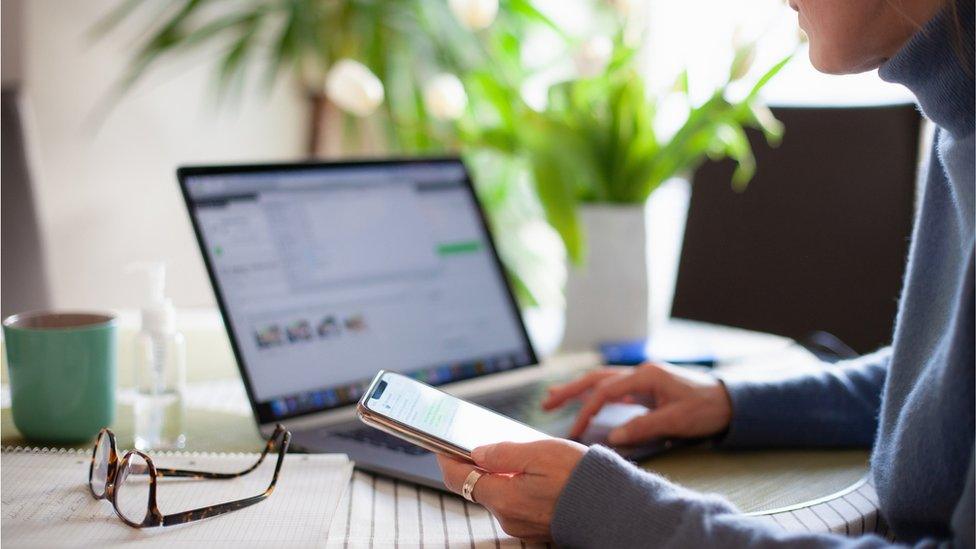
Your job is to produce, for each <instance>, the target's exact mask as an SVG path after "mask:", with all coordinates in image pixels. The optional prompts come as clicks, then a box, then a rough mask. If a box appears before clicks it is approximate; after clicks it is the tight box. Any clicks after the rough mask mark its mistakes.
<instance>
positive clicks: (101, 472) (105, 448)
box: [90, 433, 112, 497]
mask: <svg viewBox="0 0 976 549" xmlns="http://www.w3.org/2000/svg"><path fill="white" fill-rule="evenodd" d="M111 454H112V444H111V441H110V440H109V438H108V435H107V434H105V433H101V434H100V435H98V440H97V441H96V442H95V459H94V460H93V461H92V464H91V474H90V478H91V481H90V482H91V489H92V492H94V493H95V495H96V496H99V497H101V496H102V495H103V494H105V485H106V484H107V483H108V458H109V456H110V455H111Z"/></svg>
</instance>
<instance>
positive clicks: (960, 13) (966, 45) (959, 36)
mask: <svg viewBox="0 0 976 549" xmlns="http://www.w3.org/2000/svg"><path fill="white" fill-rule="evenodd" d="M946 4H947V8H948V10H949V14H948V15H949V18H950V19H951V24H952V49H953V50H954V51H955V52H956V57H958V58H959V62H960V63H961V64H962V68H963V70H965V71H966V74H968V75H969V76H971V77H972V76H973V64H974V56H973V0H948V2H946ZM966 18H968V21H967V20H966Z"/></svg>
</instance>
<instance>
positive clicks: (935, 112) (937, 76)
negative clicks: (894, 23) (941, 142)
mask: <svg viewBox="0 0 976 549" xmlns="http://www.w3.org/2000/svg"><path fill="white" fill-rule="evenodd" d="M955 3H956V6H957V9H958V10H959V16H960V18H961V20H962V29H961V30H962V36H961V39H962V40H963V41H964V42H968V43H969V44H972V43H973V3H972V2H968V1H965V0H963V1H956V2H955ZM954 26H955V23H954V21H953V17H952V14H951V12H950V10H949V9H948V8H945V9H943V10H942V11H941V12H940V13H939V14H938V15H937V16H936V17H935V18H934V19H933V20H932V21H930V22H929V23H928V24H927V25H925V27H923V28H922V29H921V30H919V31H918V32H917V33H916V34H915V36H913V37H912V38H911V40H909V41H908V43H907V44H905V46H904V47H902V49H901V50H900V51H899V52H898V53H897V54H895V56H894V57H892V58H891V59H889V60H888V61H886V62H885V63H884V64H883V65H881V68H880V69H879V70H878V74H879V75H880V76H881V78H882V79H883V80H885V81H888V82H894V83H898V84H903V85H905V86H906V87H907V88H908V89H909V90H910V91H911V92H912V93H914V94H915V97H917V98H918V103H919V106H920V107H921V108H922V112H923V113H925V116H927V117H928V118H929V119H930V120H932V121H933V122H935V124H936V125H938V126H939V127H942V128H945V129H946V130H948V131H949V132H950V133H952V134H953V135H954V136H955V137H957V138H959V137H963V136H967V135H969V134H972V133H973V125H974V122H973V116H974V110H976V108H974V89H976V87H974V80H973V75H972V73H971V72H967V71H966V70H965V69H964V68H963V64H962V61H961V59H960V57H959V54H958V53H957V52H956V49H955V46H954V45H953V44H954V43H955V42H956V41H957V40H959V39H960V37H957V36H956V33H955V30H954V28H953V27H954ZM966 63H968V65H969V67H970V68H972V67H973V60H972V59H968V60H967V61H966Z"/></svg>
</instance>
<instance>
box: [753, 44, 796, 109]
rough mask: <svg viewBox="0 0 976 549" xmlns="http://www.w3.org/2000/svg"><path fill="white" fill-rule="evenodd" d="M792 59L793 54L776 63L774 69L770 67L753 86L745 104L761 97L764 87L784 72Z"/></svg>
mask: <svg viewBox="0 0 976 549" xmlns="http://www.w3.org/2000/svg"><path fill="white" fill-rule="evenodd" d="M791 59H793V54H792V53H791V54H789V55H787V56H786V57H784V58H783V59H781V60H780V61H779V62H778V63H776V64H775V65H773V66H772V67H770V69H769V70H768V71H766V72H765V73H764V74H763V75H762V76H761V77H759V80H757V81H756V83H755V84H753V86H752V89H751V90H749V94H748V95H747V96H746V98H745V100H743V102H746V103H749V102H752V101H753V100H754V99H755V98H756V96H758V95H759V92H760V90H762V89H763V87H764V86H765V85H766V84H768V83H769V81H770V80H772V79H773V77H774V76H776V75H777V74H779V71H781V70H783V67H785V66H786V64H787V63H789V62H790V60H791Z"/></svg>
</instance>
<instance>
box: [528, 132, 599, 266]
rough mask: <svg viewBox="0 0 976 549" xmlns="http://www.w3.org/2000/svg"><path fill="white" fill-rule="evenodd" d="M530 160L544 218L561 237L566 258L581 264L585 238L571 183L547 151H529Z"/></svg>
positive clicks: (555, 158) (559, 162)
mask: <svg viewBox="0 0 976 549" xmlns="http://www.w3.org/2000/svg"><path fill="white" fill-rule="evenodd" d="M531 162H532V173H533V176H534V178H535V185H536V191H537V192H538V194H539V201H540V202H541V203H542V208H543V209H544V210H545V214H546V219H547V220H548V221H549V224H550V225H552V227H553V228H554V229H556V232H558V233H559V236H560V237H561V238H562V240H563V244H565V246H566V253H567V254H568V255H569V258H570V260H572V261H573V262H574V263H576V264H577V265H579V264H582V262H583V260H584V257H585V254H586V251H585V242H584V237H583V233H582V230H581V228H580V223H579V218H578V216H577V212H576V206H577V200H576V189H575V185H574V183H573V181H572V180H571V179H570V178H568V177H566V174H565V173H564V168H563V166H564V165H565V163H564V162H562V159H561V158H559V157H558V156H555V155H554V154H552V153H551V152H550V151H537V152H536V153H535V154H533V155H532V158H531Z"/></svg>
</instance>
